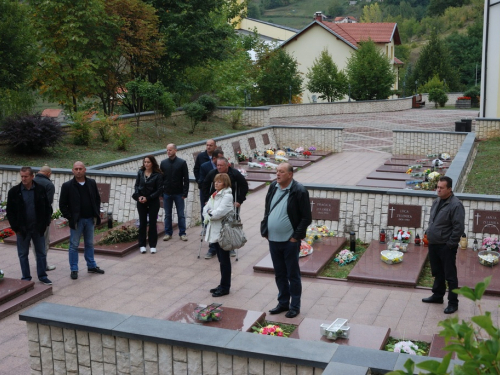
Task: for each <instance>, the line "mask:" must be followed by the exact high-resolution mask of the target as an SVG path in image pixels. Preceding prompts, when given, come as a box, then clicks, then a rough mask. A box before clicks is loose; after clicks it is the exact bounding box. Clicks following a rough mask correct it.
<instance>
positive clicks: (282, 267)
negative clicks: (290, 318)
mask: <svg viewBox="0 0 500 375" xmlns="http://www.w3.org/2000/svg"><path fill="white" fill-rule="evenodd" d="M269 251H270V252H271V259H272V261H273V267H274V276H275V280H276V286H277V287H278V303H279V304H280V306H283V307H290V308H291V309H296V310H299V309H300V296H301V295H302V282H301V279H300V267H299V252H300V241H297V242H290V241H286V242H275V241H269Z"/></svg>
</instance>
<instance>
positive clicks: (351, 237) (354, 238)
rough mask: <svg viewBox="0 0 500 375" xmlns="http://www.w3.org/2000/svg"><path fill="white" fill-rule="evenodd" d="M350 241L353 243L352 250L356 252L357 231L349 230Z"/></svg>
mask: <svg viewBox="0 0 500 375" xmlns="http://www.w3.org/2000/svg"><path fill="white" fill-rule="evenodd" d="M349 243H350V245H351V246H350V247H351V251H352V252H353V253H354V252H355V251H356V233H354V232H349Z"/></svg>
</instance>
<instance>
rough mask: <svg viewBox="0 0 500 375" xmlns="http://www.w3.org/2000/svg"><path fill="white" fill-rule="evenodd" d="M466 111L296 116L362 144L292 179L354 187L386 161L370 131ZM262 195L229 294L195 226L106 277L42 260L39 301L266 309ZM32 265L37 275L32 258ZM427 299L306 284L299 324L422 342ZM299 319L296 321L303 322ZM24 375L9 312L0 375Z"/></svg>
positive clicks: (118, 307)
mask: <svg viewBox="0 0 500 375" xmlns="http://www.w3.org/2000/svg"><path fill="white" fill-rule="evenodd" d="M417 111H418V112H417ZM472 114H473V112H471V111H440V110H436V111H434V110H432V111H431V110H427V109H423V110H409V111H404V112H395V113H377V114H360V115H342V116H340V115H339V116H322V117H310V118H296V119H287V121H286V122H285V121H283V122H281V124H284V123H288V124H293V125H304V124H307V125H309V126H325V125H331V126H339V125H343V126H346V127H349V129H351V130H352V134H353V137H355V136H354V134H356V137H359V138H358V139H357V140H364V141H366V142H368V144H367V145H365V146H366V148H364V149H363V148H361V149H360V147H357V146H356V147H355V146H354V145H353V147H352V149H351V152H345V153H342V154H337V155H332V156H330V157H328V158H326V159H325V160H323V161H322V162H320V163H316V164H314V165H313V166H311V167H308V168H306V169H304V170H301V171H300V172H298V173H297V174H296V178H297V180H299V181H309V182H317V183H331V184H342V185H355V184H356V182H357V181H359V180H360V179H361V178H363V177H364V176H366V174H368V173H369V172H370V171H373V170H374V169H375V168H376V167H377V166H378V165H380V164H381V163H382V162H383V160H385V159H384V158H387V157H388V154H387V147H386V146H385V145H382V144H380V145H379V144H377V143H376V142H375V141H373V143H370V142H371V140H370V138H369V137H372V136H373V134H375V133H376V132H379V133H380V134H379V136H380V140H381V141H388V140H390V130H392V129H422V128H423V129H439V130H453V129H454V121H456V119H460V118H462V117H465V116H470V115H472ZM277 123H278V121H277ZM356 130H359V131H356ZM382 130H383V131H382ZM368 134H370V135H368ZM382 135H384V136H382ZM353 140H354V138H353ZM360 145H362V144H358V146H360ZM365 146H363V147H365ZM355 151H356V152H355ZM366 151H369V152H366ZM265 194H266V189H263V190H260V191H258V192H255V193H252V194H250V195H249V196H248V199H247V201H246V202H245V203H244V204H243V206H242V218H243V222H244V228H245V232H246V233H247V236H248V238H249V240H248V243H247V244H246V245H245V247H244V248H243V249H241V250H240V251H239V261H238V262H236V261H235V260H234V258H232V259H233V261H232V265H233V269H232V287H231V294H229V295H228V296H224V297H222V298H212V297H211V295H210V294H209V292H208V290H209V289H210V288H213V287H215V286H217V285H218V282H219V279H220V274H219V264H218V262H217V260H216V259H215V258H213V259H211V260H205V259H203V255H204V253H205V252H206V250H207V246H206V244H203V246H202V251H201V255H202V257H201V258H200V259H198V258H197V255H198V249H199V246H200V236H199V234H200V227H195V228H190V229H189V230H188V237H189V241H187V242H183V241H181V240H180V239H179V237H178V236H176V235H175V236H174V238H173V239H172V240H170V241H168V242H163V241H160V242H159V244H158V253H157V254H155V255H152V254H149V253H147V254H144V255H143V254H140V253H139V252H138V251H136V252H134V253H132V254H130V255H128V256H126V257H124V258H120V259H116V258H115V257H110V256H104V255H98V256H96V260H97V262H98V265H99V266H100V267H101V268H103V269H104V270H105V271H106V273H105V274H104V275H95V274H88V273H87V272H86V270H85V262H84V260H83V256H82V255H80V263H79V264H80V268H81V270H80V275H79V279H78V280H76V281H74V280H71V279H70V277H69V274H70V271H69V265H68V256H67V253H66V252H64V251H57V250H51V251H50V252H49V263H50V264H55V265H56V266H57V269H56V270H54V271H51V272H49V278H50V279H51V280H52V281H53V283H54V285H53V292H54V294H53V295H52V296H51V297H49V298H46V299H45V301H46V302H53V303H60V304H68V305H72V306H79V307H86V308H92V309H98V310H106V311H113V312H120V313H124V314H134V315H139V316H146V317H154V318H157V319H165V318H166V317H167V316H168V315H169V314H171V313H172V312H173V311H174V310H176V309H178V308H180V307H181V306H183V305H184V304H186V303H187V302H197V303H203V304H210V303H212V302H218V303H223V306H228V307H237V308H243V309H249V310H256V311H267V310H268V309H270V308H272V307H274V306H275V305H276V303H277V301H276V298H277V289H276V285H275V283H274V277H273V275H269V274H264V273H255V272H253V269H252V267H253V265H254V264H255V263H257V261H258V260H260V259H261V258H262V257H263V256H264V255H265V254H266V253H267V252H268V246H267V244H266V241H265V240H264V239H262V238H261V237H260V234H259V223H260V220H261V218H262V216H263V211H264V199H265ZM30 260H31V268H32V273H33V275H35V274H36V270H35V263H34V259H33V257H32V256H31V257H30ZM0 267H1V268H2V269H3V270H4V271H5V273H6V275H7V276H8V277H13V278H18V277H20V267H19V261H18V258H17V252H16V249H15V247H14V246H12V245H5V244H0ZM429 294H430V292H429V291H428V290H422V289H408V288H400V287H396V286H393V287H392V286H378V285H369V284H356V283H349V282H344V281H331V280H323V279H312V278H304V279H303V297H302V308H301V314H300V315H299V318H304V317H308V318H315V319H326V320H331V321H333V320H334V319H335V318H338V317H343V318H348V319H349V320H350V321H351V322H353V323H358V324H368V325H376V326H382V327H390V328H391V329H392V330H393V331H395V332H394V333H395V334H397V335H398V336H404V337H406V338H411V337H412V335H418V334H427V335H429V334H433V333H437V332H439V328H438V326H437V323H438V322H439V321H440V320H442V319H444V318H445V317H446V316H445V315H444V314H443V309H444V307H446V306H445V305H428V304H423V303H422V302H421V299H422V298H423V297H426V296H428V295H429ZM499 300H500V299H499V298H492V297H486V298H485V299H484V300H483V301H482V306H483V309H484V310H488V311H491V312H492V316H493V318H494V321H495V323H497V324H498V323H499V321H498V319H499V314H498V310H499V308H498V305H499ZM22 311H23V310H22ZM22 311H21V312H22ZM477 312H478V311H477V307H475V305H474V304H472V303H471V302H469V301H466V300H464V299H463V298H462V299H461V302H460V309H459V311H458V316H459V317H460V318H461V319H467V318H469V317H471V316H473V315H474V314H476V313H477ZM299 318H296V320H298V321H300V319H299ZM283 319H284V318H283ZM29 372H30V370H29V356H28V339H27V330H26V324H25V323H24V322H21V321H19V319H18V313H16V314H13V315H11V316H9V317H7V318H5V319H3V320H1V321H0V374H9V375H16V374H19V375H25V374H28V373H29Z"/></svg>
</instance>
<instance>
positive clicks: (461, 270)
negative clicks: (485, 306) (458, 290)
mask: <svg viewBox="0 0 500 375" xmlns="http://www.w3.org/2000/svg"><path fill="white" fill-rule="evenodd" d="M477 254H478V253H477V252H476V251H472V249H467V250H461V249H460V248H459V249H458V250H457V276H458V286H459V287H462V286H469V287H470V286H471V285H476V284H477V283H478V282H480V281H483V279H484V278H485V277H487V276H493V277H492V278H491V282H490V285H488V288H487V289H486V294H492V295H497V296H498V295H500V268H499V266H498V265H496V266H493V267H487V266H483V265H482V264H480V263H479V259H478V255H477Z"/></svg>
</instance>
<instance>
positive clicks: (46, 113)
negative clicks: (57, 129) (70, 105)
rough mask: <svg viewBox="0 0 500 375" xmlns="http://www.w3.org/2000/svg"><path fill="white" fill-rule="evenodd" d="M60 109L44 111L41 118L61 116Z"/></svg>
mask: <svg viewBox="0 0 500 375" xmlns="http://www.w3.org/2000/svg"><path fill="white" fill-rule="evenodd" d="M61 112H62V109H51V108H47V109H44V110H43V112H42V117H57V116H59V115H60V114H61Z"/></svg>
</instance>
